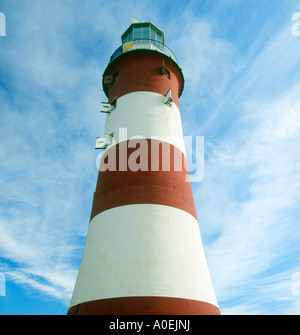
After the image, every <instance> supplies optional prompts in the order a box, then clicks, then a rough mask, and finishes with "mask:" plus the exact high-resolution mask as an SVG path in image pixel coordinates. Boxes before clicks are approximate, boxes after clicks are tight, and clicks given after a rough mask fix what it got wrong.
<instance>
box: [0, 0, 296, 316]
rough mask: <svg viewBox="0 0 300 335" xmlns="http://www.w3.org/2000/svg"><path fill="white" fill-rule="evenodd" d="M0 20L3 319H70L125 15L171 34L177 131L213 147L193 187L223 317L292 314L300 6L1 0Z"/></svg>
mask: <svg viewBox="0 0 300 335" xmlns="http://www.w3.org/2000/svg"><path fill="white" fill-rule="evenodd" d="M0 12H2V13H4V14H5V16H6V36H5V37H0V273H1V274H2V278H3V274H4V275H5V279H6V292H5V293H6V295H5V296H0V314H66V312H67V309H68V304H69V299H70V296H71V293H72V290H73V286H74V283H75V279H76V275H77V271H78V268H79V264H80V260H81V256H82V252H83V246H84V242H85V234H86V231H87V226H88V222H89V216H90V210H91V205H92V197H93V192H94V188H95V184H96V179H97V168H96V158H97V154H98V152H97V151H95V150H94V145H95V139H96V137H97V136H101V135H102V134H103V131H104V123H105V116H104V115H103V114H101V113H99V107H100V102H101V101H105V100H106V98H105V96H104V93H103V91H102V87H101V79H102V73H103V71H104V69H105V67H106V65H107V63H108V61H109V57H110V56H111V54H112V53H113V52H114V50H115V49H116V48H117V47H118V46H119V45H120V44H121V40H120V36H121V34H122V33H123V32H124V31H125V30H126V29H127V27H128V26H129V25H130V18H135V19H138V20H141V21H148V20H151V21H152V22H153V23H155V24H156V25H157V26H158V27H160V28H161V29H162V30H163V31H164V32H165V42H166V45H167V46H169V47H170V48H171V49H172V50H173V51H174V53H175V54H176V56H177V59H178V62H179V64H180V66H181V68H182V69H183V73H184V75H185V90H184V92H183V95H182V97H181V100H180V107H181V114H182V124H183V131H184V135H186V136H191V135H192V136H204V146H205V149H204V150H205V174H204V179H203V180H202V181H201V182H198V183H193V185H192V186H193V191H194V198H195V204H196V208H197V214H198V218H199V225H200V230H201V235H202V239H203V244H204V248H205V253H206V257H207V261H208V266H209V269H210V273H211V277H212V281H213V285H214V288H215V292H216V295H217V299H218V302H219V306H220V309H221V313H222V314H299V313H300V295H298V294H297V292H299V291H300V285H299V282H297V281H295V278H296V279H297V278H298V279H299V280H300V274H299V276H298V275H297V274H298V273H300V243H299V239H300V229H299V217H300V206H299V198H300V149H299V143H300V57H299V55H300V36H295V34H293V33H292V27H293V25H294V24H295V23H296V22H295V21H292V20H291V18H292V15H293V14H294V13H295V12H300V3H299V1H294V0H285V1H279V0H272V1H268V0H259V1H258V0H252V1H246V0H222V1H218V0H214V1H212V0H210V1H208V0H206V1H201V0H198V1H178V0H177V1H176V0H172V1H157V0H154V1H153V0H151V1H134V0H127V1H121V0H118V1H116V0H111V1H101V0H97V1H94V0H89V1H83V0H82V1H81V0H66V1H59V0H53V1H46V0H35V1H28V0H22V1H17V0H0ZM299 30H300V27H299ZM295 288H296V289H295ZM298 288H299V290H298ZM295 293H296V294H295ZM299 293H300V292H299Z"/></svg>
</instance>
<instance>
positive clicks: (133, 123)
mask: <svg viewBox="0 0 300 335" xmlns="http://www.w3.org/2000/svg"><path fill="white" fill-rule="evenodd" d="M120 128H122V129H127V139H126V138H125V139H124V136H122V135H121V137H123V138H120V136H119V133H120V131H119V129H120ZM112 133H113V138H114V141H115V143H119V142H122V141H126V140H129V139H131V138H133V137H135V138H148V139H150V138H153V139H158V140H162V141H164V142H167V143H170V144H172V145H174V146H176V147H177V148H178V149H179V150H181V151H182V152H183V153H184V154H185V146H184V140H183V132H182V126H181V116H180V111H179V109H178V107H177V105H176V104H175V103H173V102H171V104H170V105H166V104H165V97H164V96H163V95H161V94H158V93H153V92H134V93H129V94H126V95H124V96H122V97H120V98H119V99H118V100H117V105H116V108H115V109H114V110H113V111H111V113H110V114H107V119H106V126H105V134H106V135H111V134H112ZM123 133H124V132H123Z"/></svg>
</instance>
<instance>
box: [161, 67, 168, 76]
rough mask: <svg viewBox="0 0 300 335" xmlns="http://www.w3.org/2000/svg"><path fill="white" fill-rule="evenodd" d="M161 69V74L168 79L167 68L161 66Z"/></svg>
mask: <svg viewBox="0 0 300 335" xmlns="http://www.w3.org/2000/svg"><path fill="white" fill-rule="evenodd" d="M161 71H162V74H163V75H164V76H165V77H167V78H169V79H170V71H169V70H168V69H166V68H165V67H164V66H163V67H162V69H161Z"/></svg>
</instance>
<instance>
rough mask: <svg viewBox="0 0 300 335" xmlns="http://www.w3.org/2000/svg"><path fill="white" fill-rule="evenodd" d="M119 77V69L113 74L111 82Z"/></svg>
mask: <svg viewBox="0 0 300 335" xmlns="http://www.w3.org/2000/svg"><path fill="white" fill-rule="evenodd" d="M118 79H119V71H117V72H116V73H115V74H114V76H113V82H115V81H117V80H118Z"/></svg>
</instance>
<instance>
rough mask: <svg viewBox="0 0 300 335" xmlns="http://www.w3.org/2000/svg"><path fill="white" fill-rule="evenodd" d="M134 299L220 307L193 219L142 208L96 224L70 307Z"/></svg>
mask: <svg viewBox="0 0 300 335" xmlns="http://www.w3.org/2000/svg"><path fill="white" fill-rule="evenodd" d="M128 296H161V297H177V298H185V299H194V300H199V301H203V302H208V303H210V304H213V305H215V306H217V301H216V298H215V294H214V290H213V287H212V283H211V280H210V275H209V272H208V268H207V264H206V260H205V256H204V251H203V247H202V242H201V237H200V231H199V226H198V222H197V220H196V219H195V218H194V217H193V216H192V215H190V214H188V213H187V212H185V211H182V210H180V209H177V208H174V207H169V206H163V205H150V204H139V205H128V206H121V207H115V208H113V209H109V210H107V211H104V212H102V213H100V214H98V215H97V216H95V217H94V218H93V219H92V221H91V222H90V224H89V228H88V234H87V238H86V244H85V248H84V253H83V257H82V262H81V265H80V269H79V274H78V277H77V281H76V285H75V288H74V292H73V297H72V300H71V303H70V307H72V306H74V305H77V304H80V303H83V302H87V301H91V300H97V299H106V298H115V297H128Z"/></svg>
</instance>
